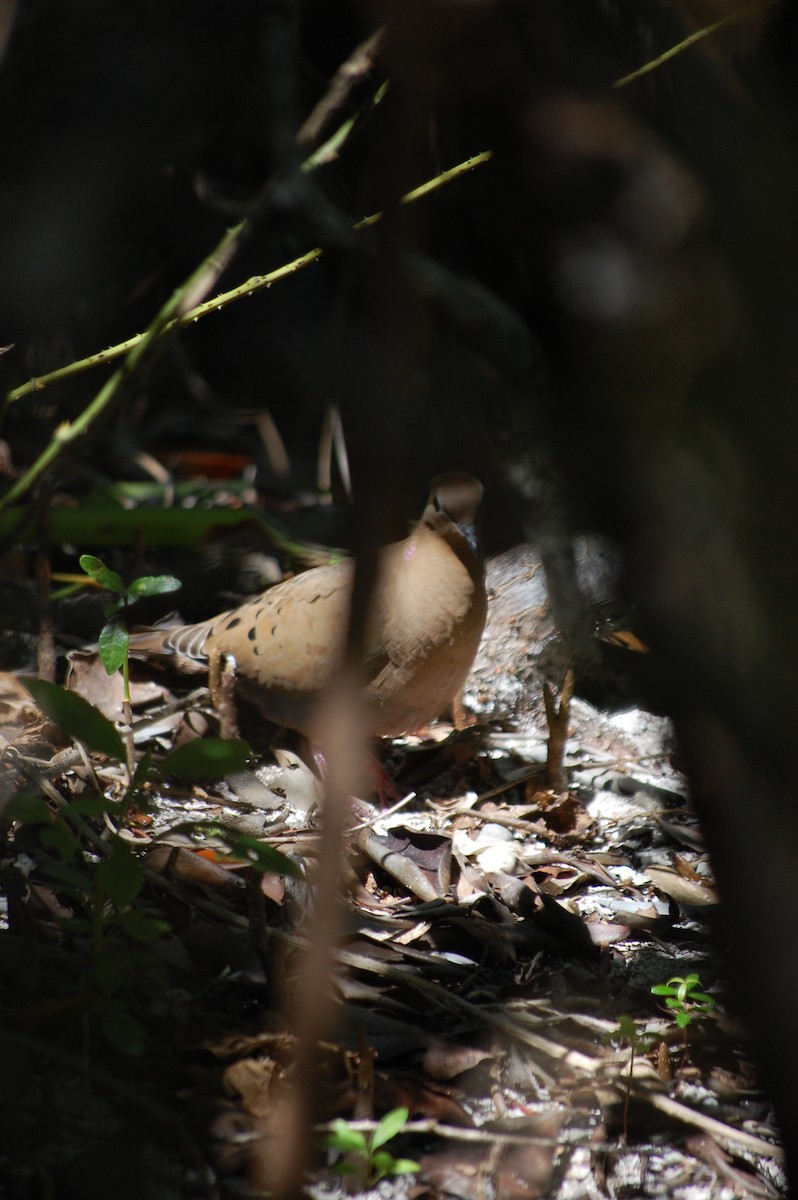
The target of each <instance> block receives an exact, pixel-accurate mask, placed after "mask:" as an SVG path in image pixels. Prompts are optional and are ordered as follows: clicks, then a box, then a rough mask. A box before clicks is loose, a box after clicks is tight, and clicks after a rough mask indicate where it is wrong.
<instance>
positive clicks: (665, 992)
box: [651, 983, 676, 996]
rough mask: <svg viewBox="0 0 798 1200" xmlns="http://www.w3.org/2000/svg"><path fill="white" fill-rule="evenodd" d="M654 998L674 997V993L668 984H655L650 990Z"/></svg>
mask: <svg viewBox="0 0 798 1200" xmlns="http://www.w3.org/2000/svg"><path fill="white" fill-rule="evenodd" d="M651 992H652V994H653V995H654V996H675V995H676V991H675V989H674V988H672V987H671V985H670V984H669V983H655V984H654V986H653V987H652V988H651Z"/></svg>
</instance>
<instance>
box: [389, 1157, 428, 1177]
mask: <svg viewBox="0 0 798 1200" xmlns="http://www.w3.org/2000/svg"><path fill="white" fill-rule="evenodd" d="M420 1170H421V1164H420V1163H417V1162H416V1161H415V1159H412V1158H395V1159H394V1160H393V1171H392V1174H393V1175H413V1174H414V1173H415V1172H416V1171H420Z"/></svg>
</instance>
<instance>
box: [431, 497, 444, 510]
mask: <svg viewBox="0 0 798 1200" xmlns="http://www.w3.org/2000/svg"><path fill="white" fill-rule="evenodd" d="M432 507H433V508H434V509H435V511H436V512H443V505H442V504H441V502H440V500H439V499H438V497H437V496H433V497H432Z"/></svg>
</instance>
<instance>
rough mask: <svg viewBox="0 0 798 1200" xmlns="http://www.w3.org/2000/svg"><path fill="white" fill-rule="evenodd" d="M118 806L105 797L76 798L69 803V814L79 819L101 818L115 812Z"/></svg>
mask: <svg viewBox="0 0 798 1200" xmlns="http://www.w3.org/2000/svg"><path fill="white" fill-rule="evenodd" d="M118 807H119V806H118V805H117V804H116V803H115V802H114V801H113V800H109V799H107V797H105V796H95V795H92V796H76V797H75V798H74V799H72V800H70V801H69V812H70V813H75V815H76V816H79V817H102V816H104V815H105V814H106V813H110V812H116V810H117V809H118Z"/></svg>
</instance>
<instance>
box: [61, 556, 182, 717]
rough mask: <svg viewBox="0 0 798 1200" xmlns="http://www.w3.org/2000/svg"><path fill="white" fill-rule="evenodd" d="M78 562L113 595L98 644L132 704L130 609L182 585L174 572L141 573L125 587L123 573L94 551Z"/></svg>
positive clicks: (111, 672)
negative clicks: (97, 555)
mask: <svg viewBox="0 0 798 1200" xmlns="http://www.w3.org/2000/svg"><path fill="white" fill-rule="evenodd" d="M78 561H79V562H80V565H81V567H82V569H83V570H84V571H85V572H86V574H87V575H88V576H89V578H90V579H93V580H94V582H95V583H96V584H97V586H98V587H101V588H103V589H104V590H105V591H107V592H110V593H111V596H112V597H113V599H111V600H109V601H107V602H106V603H105V604H104V606H103V610H104V613H105V618H106V621H105V625H104V626H103V627H102V629H101V630H100V636H99V638H98V642H97V646H98V650H99V654H100V660H101V661H102V664H103V666H104V667H105V669H106V671H107V672H108V674H109V675H113V674H114V673H115V672H116V671H118V670H120V668H121V670H122V675H123V678H124V681H125V703H127V704H129V703H130V677H129V673H128V647H129V643H130V634H129V631H128V628H127V610H128V608H129V607H130V605H131V604H133V603H135V601H136V600H140V599H141V597H142V596H162V595H164V594H165V593H166V592H176V591H177V589H178V588H180V587H182V586H183V585H182V584H181V582H180V580H179V579H175V577H174V575H142V576H140V577H139V578H138V579H134V580H133V582H132V583H129V584H128V585H127V586H126V585H125V584H124V583H123V581H122V577H121V575H118V574H117V573H116V571H112V570H111V569H110V567H107V566H106V565H105V563H104V562H103V561H102V559H101V558H95V556H94V555H93V554H81V556H80V559H79V560H78Z"/></svg>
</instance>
